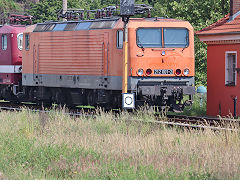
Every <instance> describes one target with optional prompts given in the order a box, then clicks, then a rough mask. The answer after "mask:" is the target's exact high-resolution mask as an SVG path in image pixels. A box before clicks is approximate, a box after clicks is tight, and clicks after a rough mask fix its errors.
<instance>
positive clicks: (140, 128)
mask: <svg viewBox="0 0 240 180" xmlns="http://www.w3.org/2000/svg"><path fill="white" fill-rule="evenodd" d="M62 111H64V110H62ZM62 111H56V110H52V111H50V113H40V114H39V113H32V112H29V111H28V110H24V111H22V112H0V123H1V126H0V179H1V178H7V179H134V180H135V179H239V178H240V156H239V153H240V134H239V132H213V131H210V130H206V131H198V130H184V129H176V128H168V127H164V126H159V125H154V124H150V123H146V121H151V120H154V116H153V110H151V109H150V110H146V109H142V110H140V111H138V112H135V114H134V115H133V114H129V113H127V112H122V113H121V114H120V115H119V116H118V117H116V116H115V115H113V114H112V113H111V112H109V113H104V112H103V111H101V110H99V111H98V115H97V117H96V118H90V117H88V116H83V117H79V118H71V117H69V116H68V115H65V114H63V112H62ZM163 118H165V117H163ZM113 119H114V120H113ZM134 119H136V120H137V119H138V120H141V121H145V122H144V123H143V122H142V123H140V122H135V121H132V120H134Z"/></svg>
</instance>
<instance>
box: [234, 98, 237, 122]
mask: <svg viewBox="0 0 240 180" xmlns="http://www.w3.org/2000/svg"><path fill="white" fill-rule="evenodd" d="M233 103H234V110H233V114H234V118H237V96H235V97H234V99H233Z"/></svg>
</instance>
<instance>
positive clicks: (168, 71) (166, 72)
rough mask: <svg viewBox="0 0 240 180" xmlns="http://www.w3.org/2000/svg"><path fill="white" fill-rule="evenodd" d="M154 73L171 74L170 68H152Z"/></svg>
mask: <svg viewBox="0 0 240 180" xmlns="http://www.w3.org/2000/svg"><path fill="white" fill-rule="evenodd" d="M154 74H173V70H172V69H154Z"/></svg>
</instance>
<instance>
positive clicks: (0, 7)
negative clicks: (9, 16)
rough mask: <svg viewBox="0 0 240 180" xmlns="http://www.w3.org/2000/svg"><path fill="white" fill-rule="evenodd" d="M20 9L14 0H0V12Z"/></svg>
mask: <svg viewBox="0 0 240 180" xmlns="http://www.w3.org/2000/svg"><path fill="white" fill-rule="evenodd" d="M16 11H22V10H21V7H20V6H19V5H18V4H16V3H15V2H14V0H0V14H2V13H4V14H6V13H10V12H16Z"/></svg>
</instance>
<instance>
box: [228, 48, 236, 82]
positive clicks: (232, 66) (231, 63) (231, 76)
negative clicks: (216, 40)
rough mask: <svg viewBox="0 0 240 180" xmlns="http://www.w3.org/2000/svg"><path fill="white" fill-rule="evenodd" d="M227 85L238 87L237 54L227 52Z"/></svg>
mask: <svg viewBox="0 0 240 180" xmlns="http://www.w3.org/2000/svg"><path fill="white" fill-rule="evenodd" d="M225 59H226V60H225V85H226V86H235V85H236V77H237V75H236V64H237V52H235V51H234V52H226V58H225Z"/></svg>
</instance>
